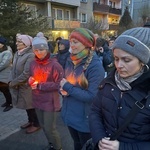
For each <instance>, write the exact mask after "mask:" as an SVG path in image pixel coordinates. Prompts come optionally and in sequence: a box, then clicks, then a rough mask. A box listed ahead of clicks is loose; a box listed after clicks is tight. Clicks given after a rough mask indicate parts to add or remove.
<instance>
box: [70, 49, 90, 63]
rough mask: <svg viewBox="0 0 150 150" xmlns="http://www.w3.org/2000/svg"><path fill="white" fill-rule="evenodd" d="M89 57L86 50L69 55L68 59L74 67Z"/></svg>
mask: <svg viewBox="0 0 150 150" xmlns="http://www.w3.org/2000/svg"><path fill="white" fill-rule="evenodd" d="M88 55H89V51H88V50H87V49H84V50H82V51H81V52H79V53H77V54H71V55H70V58H71V60H72V62H73V64H74V65H77V64H79V63H80V62H81V61H82V60H83V59H84V58H86V57H87V56H88Z"/></svg>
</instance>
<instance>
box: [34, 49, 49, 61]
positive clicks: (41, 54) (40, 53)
mask: <svg viewBox="0 0 150 150" xmlns="http://www.w3.org/2000/svg"><path fill="white" fill-rule="evenodd" d="M33 52H34V54H35V55H36V56H37V57H38V58H39V59H41V60H42V59H44V58H45V56H46V55H47V50H46V49H42V50H39V49H35V50H33Z"/></svg>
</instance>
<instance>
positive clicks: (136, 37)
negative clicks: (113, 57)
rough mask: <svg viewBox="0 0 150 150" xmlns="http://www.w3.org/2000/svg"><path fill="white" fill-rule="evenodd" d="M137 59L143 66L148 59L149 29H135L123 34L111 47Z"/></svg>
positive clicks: (149, 45) (149, 48)
mask: <svg viewBox="0 0 150 150" xmlns="http://www.w3.org/2000/svg"><path fill="white" fill-rule="evenodd" d="M115 48H119V49H122V50H123V51H125V52H127V53H130V54H131V55H133V56H135V57H137V58H138V59H139V60H141V61H142V62H143V63H144V64H147V63H148V61H149V59H150V28H144V27H137V28H132V29H129V30H127V31H125V32H123V33H122V34H121V35H120V36H119V37H118V38H117V39H116V40H115V43H114V45H113V49H115Z"/></svg>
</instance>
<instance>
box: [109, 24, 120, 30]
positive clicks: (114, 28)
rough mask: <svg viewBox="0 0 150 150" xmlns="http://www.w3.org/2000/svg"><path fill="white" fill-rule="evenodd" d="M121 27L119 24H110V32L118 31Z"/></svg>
mask: <svg viewBox="0 0 150 150" xmlns="http://www.w3.org/2000/svg"><path fill="white" fill-rule="evenodd" d="M118 28H119V25H118V24H109V30H118Z"/></svg>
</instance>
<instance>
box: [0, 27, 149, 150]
mask: <svg viewBox="0 0 150 150" xmlns="http://www.w3.org/2000/svg"><path fill="white" fill-rule="evenodd" d="M56 41H57V45H56V46H57V48H56V49H57V52H54V48H53V46H52V45H51V44H50V43H49V41H48V37H46V36H44V34H43V33H42V32H39V33H37V35H36V36H35V37H34V38H33V37H31V36H30V35H26V34H17V35H16V49H17V51H16V52H15V53H13V51H12V49H11V47H10V46H7V44H6V43H7V40H6V39H5V38H4V37H2V36H1V37H0V91H1V92H2V93H3V95H4V97H5V99H6V102H5V103H3V104H2V105H1V107H5V108H4V110H3V111H4V112H6V111H9V110H11V109H12V108H13V107H16V108H18V109H24V110H25V111H26V113H27V117H28V121H27V122H26V123H25V124H23V125H21V129H26V130H25V131H26V134H31V133H34V132H36V131H38V130H40V129H42V130H43V131H44V134H45V136H46V138H47V141H48V143H49V145H48V149H49V150H62V140H63V139H61V138H60V133H59V132H58V130H57V128H56V120H57V116H58V114H59V113H61V116H62V120H63V122H64V123H65V125H66V126H67V128H68V131H69V133H70V137H71V138H72V139H73V143H74V150H82V148H83V147H84V150H88V149H86V146H85V145H86V142H87V141H88V140H89V139H92V141H93V143H94V149H95V150H140V149H143V150H149V147H150V129H149V125H150V123H149V122H150V118H149V117H150V109H149V107H150V92H149V91H150V84H149V82H150V70H149V67H150V28H149V26H147V25H146V26H144V27H136V28H132V29H129V30H127V31H125V32H123V33H122V34H121V35H119V36H118V37H117V38H116V37H111V38H110V39H109V41H107V40H105V39H103V38H102V37H100V36H98V35H97V36H95V34H94V33H93V32H92V31H90V30H89V29H87V28H77V29H75V30H73V31H72V32H71V33H70V35H69V39H63V38H61V37H58V38H57V39H56ZM53 53H55V54H53ZM133 114H134V116H133ZM129 116H131V117H132V116H133V117H132V118H131V117H129ZM127 118H130V120H129V119H127ZM126 120H127V121H126ZM124 124H125V125H124ZM120 130H121V131H120ZM94 149H93V150H94Z"/></svg>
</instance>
